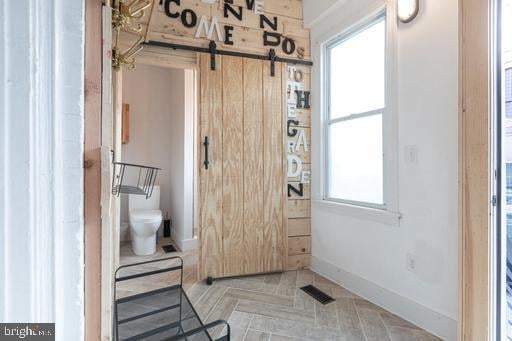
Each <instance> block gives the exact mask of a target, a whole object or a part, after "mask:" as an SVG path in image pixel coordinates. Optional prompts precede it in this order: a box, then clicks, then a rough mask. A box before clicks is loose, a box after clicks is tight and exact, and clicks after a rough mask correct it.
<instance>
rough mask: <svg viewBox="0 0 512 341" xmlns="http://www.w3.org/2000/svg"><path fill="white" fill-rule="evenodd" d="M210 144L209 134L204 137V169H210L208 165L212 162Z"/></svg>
mask: <svg viewBox="0 0 512 341" xmlns="http://www.w3.org/2000/svg"><path fill="white" fill-rule="evenodd" d="M209 145H210V142H208V136H205V137H204V142H203V146H204V162H203V164H204V169H208V165H209V164H210V161H208V146H209Z"/></svg>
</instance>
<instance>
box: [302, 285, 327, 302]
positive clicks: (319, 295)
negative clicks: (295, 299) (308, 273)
mask: <svg viewBox="0 0 512 341" xmlns="http://www.w3.org/2000/svg"><path fill="white" fill-rule="evenodd" d="M301 289H302V290H303V291H304V292H305V293H306V294H308V295H309V296H311V297H313V298H314V299H315V300H317V301H318V302H320V303H322V304H327V303H331V302H334V301H335V300H334V298H332V297H331V296H329V295H327V294H326V293H325V292H323V291H322V290H320V289H318V288H317V287H314V286H312V285H306V286H305V287H302V288H301Z"/></svg>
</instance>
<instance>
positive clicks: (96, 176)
mask: <svg viewBox="0 0 512 341" xmlns="http://www.w3.org/2000/svg"><path fill="white" fill-rule="evenodd" d="M102 8H103V1H102V0H88V1H86V2H85V37H86V39H85V56H84V62H85V69H84V82H85V84H84V89H85V94H84V99H85V103H84V111H85V113H84V125H85V131H84V260H85V267H84V272H85V279H84V280H85V283H84V284H85V300H84V305H85V340H100V333H101V205H100V200H101V156H100V155H101V152H100V150H101V103H102V93H101V92H102V87H101V83H102V81H101V77H102V39H103V34H102Z"/></svg>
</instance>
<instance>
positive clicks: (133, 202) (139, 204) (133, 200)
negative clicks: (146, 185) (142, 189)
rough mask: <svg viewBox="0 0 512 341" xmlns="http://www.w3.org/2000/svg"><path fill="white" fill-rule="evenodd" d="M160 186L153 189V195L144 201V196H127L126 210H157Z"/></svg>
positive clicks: (158, 207)
mask: <svg viewBox="0 0 512 341" xmlns="http://www.w3.org/2000/svg"><path fill="white" fill-rule="evenodd" d="M159 209H160V186H154V187H153V194H152V195H151V196H150V197H149V198H147V199H146V196H145V195H137V194H128V210H129V211H134V210H159Z"/></svg>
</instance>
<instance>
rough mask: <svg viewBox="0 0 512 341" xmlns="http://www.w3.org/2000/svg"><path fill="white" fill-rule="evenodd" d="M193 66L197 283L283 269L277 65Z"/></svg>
mask: <svg viewBox="0 0 512 341" xmlns="http://www.w3.org/2000/svg"><path fill="white" fill-rule="evenodd" d="M270 68H271V67H270V63H269V62H267V61H261V60H253V59H244V58H238V57H231V56H217V57H216V70H211V68H210V56H209V55H202V56H201V60H200V91H201V93H200V96H201V97H200V100H201V102H200V139H201V141H200V147H201V153H200V155H201V158H200V175H199V176H200V202H199V204H200V208H199V209H200V243H201V254H200V267H201V275H202V277H203V278H206V277H208V276H211V277H225V276H237V275H243V274H253V273H254V274H255V273H262V272H273V271H282V270H283V269H284V266H285V264H284V259H285V258H284V254H285V251H286V250H285V247H284V241H285V238H286V235H285V230H284V228H285V226H284V211H285V209H284V208H285V207H284V205H285V200H284V199H285V193H284V189H285V187H284V186H285V175H286V174H285V167H286V164H285V158H284V153H285V148H284V147H285V140H284V138H285V137H284V132H285V127H284V124H285V120H284V110H283V100H284V98H283V97H284V96H283V94H282V81H283V80H284V79H283V72H284V65H282V64H281V63H276V64H275V76H274V77H272V76H271V70H270Z"/></svg>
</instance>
